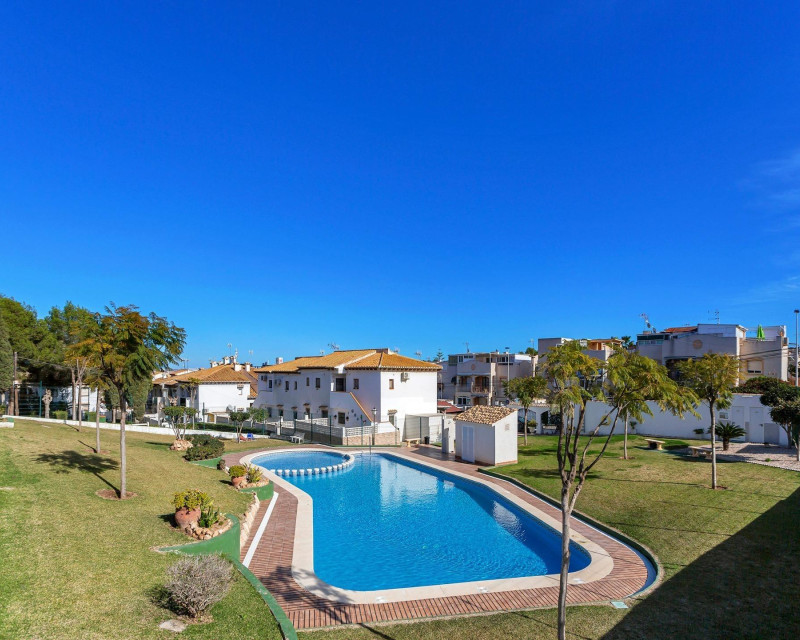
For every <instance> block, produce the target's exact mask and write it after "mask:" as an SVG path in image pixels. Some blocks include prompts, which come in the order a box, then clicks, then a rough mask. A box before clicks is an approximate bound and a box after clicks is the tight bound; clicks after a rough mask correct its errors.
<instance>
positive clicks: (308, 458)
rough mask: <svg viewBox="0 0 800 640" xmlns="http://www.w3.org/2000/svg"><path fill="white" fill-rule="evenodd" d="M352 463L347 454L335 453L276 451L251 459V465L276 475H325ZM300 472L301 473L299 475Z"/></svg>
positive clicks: (351, 457)
mask: <svg viewBox="0 0 800 640" xmlns="http://www.w3.org/2000/svg"><path fill="white" fill-rule="evenodd" d="M352 462H353V456H352V455H350V454H349V453H338V452H335V451H314V450H311V451H306V450H303V449H300V450H298V451H277V452H275V453H267V454H264V455H259V456H258V457H256V458H253V460H252V464H257V465H258V466H260V467H264V468H265V469H268V470H269V471H274V472H276V473H277V474H278V475H292V472H293V471H294V472H295V473H294V475H298V474H300V475H305V474H306V473H308V474H309V475H312V474H314V473H326V472H331V471H339V470H341V469H343V468H345V467H346V466H349V465H350V464H352ZM300 472H302V473H300Z"/></svg>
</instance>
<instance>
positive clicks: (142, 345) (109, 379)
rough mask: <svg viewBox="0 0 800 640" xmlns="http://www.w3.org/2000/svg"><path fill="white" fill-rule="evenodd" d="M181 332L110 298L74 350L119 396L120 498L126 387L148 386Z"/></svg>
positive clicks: (176, 352)
mask: <svg viewBox="0 0 800 640" xmlns="http://www.w3.org/2000/svg"><path fill="white" fill-rule="evenodd" d="M185 342H186V332H185V331H184V330H183V329H181V328H179V327H176V326H175V324H173V323H171V322H169V321H167V319H166V318H162V317H159V316H157V315H156V314H154V313H151V314H149V315H147V316H145V315H142V314H141V313H139V311H138V307H136V306H134V305H128V306H122V307H117V306H116V305H114V303H113V302H112V303H111V304H110V305H109V306H108V307H106V308H105V314H100V313H95V314H92V316H91V319H90V321H89V322H87V325H86V333H85V337H84V339H83V340H81V341H80V342H79V343H78V344H77V345H75V346H76V353H78V354H80V355H82V356H85V357H87V358H88V359H89V361H90V364H91V366H92V367H93V368H94V369H96V370H97V372H98V375H99V376H100V377H101V378H102V380H103V381H104V382H105V383H106V385H107V386H108V387H110V388H111V387H113V388H114V390H116V392H117V395H118V396H119V405H120V410H121V411H120V412H121V419H120V427H119V434H120V436H119V448H120V491H119V495H120V498H124V497H125V495H126V493H127V478H126V474H127V455H126V450H125V444H126V443H125V414H126V409H127V403H128V401H127V394H128V392H129V390H131V389H132V388H133V387H135V386H136V385H137V383H139V384H140V385H141V383H142V382H143V381H145V380H146V381H147V382H148V385H149V384H150V381H151V380H152V375H153V372H154V371H159V370H161V369H165V368H167V367H168V366H169V365H171V364H175V363H177V362H178V357H179V356H180V354H181V352H182V350H183V346H184V344H185Z"/></svg>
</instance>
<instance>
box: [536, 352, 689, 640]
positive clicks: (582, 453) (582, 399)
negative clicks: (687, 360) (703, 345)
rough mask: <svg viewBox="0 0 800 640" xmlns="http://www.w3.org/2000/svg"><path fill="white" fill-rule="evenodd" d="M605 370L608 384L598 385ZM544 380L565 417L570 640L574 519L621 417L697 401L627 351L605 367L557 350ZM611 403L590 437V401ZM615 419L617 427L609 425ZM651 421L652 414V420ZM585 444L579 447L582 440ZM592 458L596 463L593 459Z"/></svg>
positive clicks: (564, 532) (564, 538) (561, 631)
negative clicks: (594, 448) (598, 442)
mask: <svg viewBox="0 0 800 640" xmlns="http://www.w3.org/2000/svg"><path fill="white" fill-rule="evenodd" d="M601 367H604V368H605V370H606V380H605V382H604V383H602V385H601V384H600V383H599V382H598V381H599V380H600V376H599V375H598V372H599V371H600V369H601ZM545 378H546V380H547V382H548V399H549V401H550V404H551V406H552V407H553V408H554V410H555V411H557V412H558V413H559V414H560V416H561V425H562V426H561V429H560V430H559V434H558V449H557V460H558V471H559V475H560V478H561V517H562V528H561V575H560V581H559V598H558V637H559V639H560V640H564V639H565V638H566V615H567V614H566V605H567V587H568V584H567V578H568V574H569V562H570V518H571V517H572V512H573V510H574V508H575V503H576V502H577V499H578V496H579V495H580V492H581V489H582V488H583V486H584V484H585V482H586V478H587V475H588V473H589V471H591V469H592V468H593V467H594V465H596V464H597V462H598V461H599V460H600V459H601V458H602V457H603V455H604V453H605V451H606V449H607V447H608V443H609V442H610V440H611V436H612V435H613V433H614V429H615V427H616V425H617V422H618V420H619V418H620V416H622V415H630V416H635V417H637V418H641V415H642V414H645V413H647V414H651V410H650V407H649V406H648V404H647V399H651V400H654V401H655V402H656V403H657V404H658V405H659V406H660V407H661V408H662V409H665V410H669V411H672V412H674V413H675V414H676V415H681V416H682V415H683V412H685V411H693V409H692V407H693V402H694V401H695V397H694V395H693V394H692V393H691V392H687V391H685V390H683V389H680V388H679V387H678V385H677V384H676V383H675V382H674V381H673V380H671V379H670V378H669V375H668V373H667V370H666V368H665V367H663V366H661V365H660V364H658V363H657V362H655V361H654V360H650V359H649V358H645V357H643V356H640V355H639V354H635V353H630V352H627V351H618V352H616V353H614V354H612V355H611V357H609V359H608V361H607V362H606V363H605V364H604V363H602V362H601V361H600V360H598V359H596V358H592V357H591V356H589V355H587V354H585V353H584V352H583V351H582V347H581V345H580V342H578V341H572V342H568V343H566V344H563V345H559V346H556V347H553V348H552V349H551V350H550V351H549V352H548V354H547V364H546V365H545ZM606 397H607V400H608V404H607V406H608V410H607V411H606V412H605V414H604V415H603V416H602V417H601V419H600V420H599V421H598V424H597V425H596V426H595V427H594V429H592V430H591V431H586V411H587V406H588V404H589V402H591V401H592V400H604V399H606ZM612 415H613V421H610V418H611V416H612ZM651 415H652V414H651ZM609 423H610V429H609V430H608V434H607V435H605V436H604V442H603V445H602V447H601V449H600V451H599V453H597V454H592V455H589V448H590V447H591V445H592V443H593V442H594V440H595V438H596V437H597V436H598V434H599V431H600V428H601V426H604V425H608V424H609ZM584 432H586V433H585V435H586V437H584V438H583V445H582V446H581V438H580V436H581V434H584ZM592 456H593V457H592Z"/></svg>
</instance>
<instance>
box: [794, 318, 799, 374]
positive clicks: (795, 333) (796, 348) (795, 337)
mask: <svg viewBox="0 0 800 640" xmlns="http://www.w3.org/2000/svg"><path fill="white" fill-rule="evenodd" d="M799 315H800V309H795V310H794V386H795V387H796V386H797V385H798V380H797V373H798V367H800V361H798V356H800V344H798V342H797V318H798V316H799Z"/></svg>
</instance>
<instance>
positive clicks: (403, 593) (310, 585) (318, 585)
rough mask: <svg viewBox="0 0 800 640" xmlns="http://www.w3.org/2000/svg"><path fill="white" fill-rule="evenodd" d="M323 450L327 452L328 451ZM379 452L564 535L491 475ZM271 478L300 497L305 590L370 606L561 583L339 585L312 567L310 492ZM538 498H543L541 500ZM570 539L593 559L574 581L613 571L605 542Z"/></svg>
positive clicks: (299, 573) (553, 578) (297, 551)
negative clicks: (450, 479)
mask: <svg viewBox="0 0 800 640" xmlns="http://www.w3.org/2000/svg"><path fill="white" fill-rule="evenodd" d="M306 450H307V451H312V450H313V449H311V448H308V449H306ZM320 450H323V451H324V450H325V449H320ZM328 451H329V450H328ZM376 453H380V454H381V455H384V456H387V457H389V458H395V459H399V460H401V461H405V462H410V463H412V464H413V465H415V466H421V467H424V468H427V469H428V470H430V471H431V472H433V473H434V474H436V475H439V474H445V475H450V476H454V477H457V478H460V479H461V480H464V481H466V482H469V483H471V484H478V485H482V486H483V487H485V488H487V489H488V490H490V491H493V492H494V493H496V494H497V495H498V496H500V497H502V498H503V499H505V500H507V501H508V502H511V503H512V504H514V505H515V506H516V507H517V508H519V509H521V510H522V511H524V512H525V513H527V514H528V515H530V516H532V517H533V518H535V519H537V520H538V521H539V522H541V523H542V524H543V525H545V526H546V527H549V528H551V529H553V530H554V531H556V532H558V533H559V534H560V531H561V523H560V521H559V520H557V519H556V518H554V517H552V516H550V515H548V514H547V513H545V512H544V511H542V510H541V509H539V508H537V507H536V506H534V505H532V504H530V503H529V502H526V501H524V500H522V499H520V498H518V497H517V496H516V495H514V494H513V493H512V492H511V491H509V490H507V489H505V488H504V487H502V486H499V485H497V484H496V483H494V482H491V481H490V480H488V479H484V478H479V477H474V476H470V475H467V474H465V473H461V472H459V471H456V470H454V469H450V468H443V467H442V466H441V465H437V464H435V463H434V462H429V461H427V460H422V459H419V458H417V457H411V456H408V455H406V454H404V453H401V452H397V451H386V450H377V451H376ZM258 455H259V454H258V453H255V454H251V455H249V456H244V457H243V458H242V462H243V463H246V462H248V461H250V460H252V459H253V458H254V457H256V456H258ZM268 473H269V472H268ZM270 476H271V479H272V480H273V481H275V482H276V483H277V484H279V485H280V486H281V487H282V488H283V489H284V490H285V491H287V492H289V493H291V494H292V495H293V496H294V497H295V499H296V500H297V515H296V519H295V527H294V528H295V532H294V533H295V535H294V546H293V554H292V565H291V570H292V576H293V577H294V579H295V581H296V582H297V583H298V584H299V585H301V586H302V587H303V588H304V589H306V590H307V591H309V592H311V593H313V594H314V595H317V596H319V597H321V598H324V599H326V600H329V601H333V602H339V603H344V604H363V605H366V604H375V603H391V602H402V601H406V600H418V599H426V598H442V597H450V596H467V595H475V594H476V593H494V592H503V591H517V590H527V589H542V588H547V587H557V586H558V584H559V576H558V574H547V575H538V576H527V577H516V578H499V579H490V580H476V581H469V582H455V583H450V584H439V585H430V586H419V587H405V588H398V589H377V590H371V591H355V590H350V589H343V588H340V587H336V586H334V585H331V584H329V583H327V582H325V581H323V580H321V579H320V578H319V577H318V576H317V575H316V573H315V571H314V527H313V500H312V498H311V496H309V495H308V494H307V493H306V492H305V491H303V490H302V489H300V488H298V487H297V486H295V485H293V484H292V483H290V482H288V481H286V480H284V479H283V478H281V477H280V476H278V475H276V474H272V473H270ZM536 501H537V502H539V500H538V499H537V500H536ZM570 539H571V541H572V542H573V543H575V544H577V545H578V546H580V547H581V548H582V549H583V551H584V552H586V554H587V555H588V556H589V558H590V562H589V565H588V566H587V567H585V568H583V569H581V570H579V571H574V572H571V573H570V574H569V580H570V583H571V584H572V583H580V584H588V583H591V582H595V581H597V580H601V579H602V578H604V577H606V576H607V575H608V574H609V573H611V571H612V569H613V567H614V562H613V559H612V558H611V556H610V555H609V553H608V552H607V551H606V550H605V549H603V547H602V546H600V545H599V544H597V543H595V542H593V541H591V540H589V539H587V538H586V537H585V536H583V535H582V534H581V533H579V532H578V531H575V530H574V529H573V531H572V532H571V537H570ZM612 539H613V538H612Z"/></svg>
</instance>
